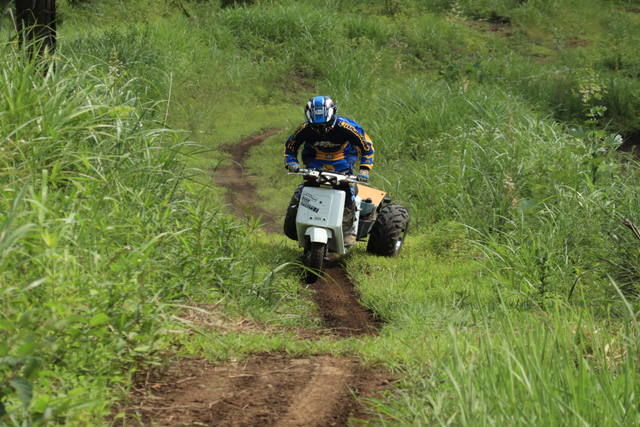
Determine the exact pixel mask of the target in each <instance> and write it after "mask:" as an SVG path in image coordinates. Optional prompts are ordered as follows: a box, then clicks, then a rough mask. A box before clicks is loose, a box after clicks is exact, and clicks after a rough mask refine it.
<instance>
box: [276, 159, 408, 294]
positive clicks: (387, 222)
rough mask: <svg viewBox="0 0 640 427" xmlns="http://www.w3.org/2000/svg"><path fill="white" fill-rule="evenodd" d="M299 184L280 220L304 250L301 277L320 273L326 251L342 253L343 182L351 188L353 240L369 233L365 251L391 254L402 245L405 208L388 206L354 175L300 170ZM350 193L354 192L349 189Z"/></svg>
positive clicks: (386, 200)
mask: <svg viewBox="0 0 640 427" xmlns="http://www.w3.org/2000/svg"><path fill="white" fill-rule="evenodd" d="M289 175H302V176H303V178H304V184H303V185H302V186H300V187H299V188H298V190H296V192H295V193H294V195H293V197H292V198H291V202H290V203H289V207H288V209H287V214H286V216H285V220H284V233H285V235H286V236H287V237H289V238H290V239H293V240H297V241H298V243H299V245H300V246H301V247H302V248H304V255H303V263H304V265H305V267H306V270H305V280H306V282H307V283H313V282H315V281H316V279H317V278H318V277H319V276H320V275H321V274H322V268H323V266H324V260H325V259H326V257H327V254H328V253H329V252H333V253H336V254H340V255H344V254H346V253H347V248H346V247H345V246H344V237H343V233H342V231H343V214H344V207H345V202H346V201H347V200H346V198H347V197H350V194H348V193H347V191H345V190H348V188H347V187H348V186H351V188H354V187H355V190H356V191H355V193H356V195H355V200H353V204H354V208H355V212H356V215H355V230H357V235H356V238H357V240H358V241H362V240H366V239H367V237H368V243H367V251H368V252H370V253H373V254H376V255H382V256H395V255H397V254H398V253H399V252H400V250H401V249H402V245H403V243H404V238H405V235H406V233H407V228H408V226H409V212H408V211H407V209H406V208H404V207H403V206H400V205H397V204H392V203H391V200H390V199H389V198H388V197H386V193H385V192H384V191H381V190H377V189H375V188H373V187H370V186H368V185H364V184H362V183H360V182H359V181H358V180H357V178H356V177H355V176H353V175H345V174H341V173H337V172H328V171H319V170H313V169H300V170H299V171H298V172H295V173H289ZM352 191H353V190H352Z"/></svg>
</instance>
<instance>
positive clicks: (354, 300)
mask: <svg viewBox="0 0 640 427" xmlns="http://www.w3.org/2000/svg"><path fill="white" fill-rule="evenodd" d="M278 132H279V130H273V129H272V130H267V131H264V132H261V133H259V134H256V135H253V136H250V137H247V138H244V139H242V140H241V141H240V142H238V143H236V144H233V145H230V146H227V147H225V149H226V150H227V151H228V152H229V154H231V159H230V160H231V161H230V162H228V164H225V165H224V166H223V167H221V168H218V169H217V170H216V173H215V180H216V182H217V183H218V184H219V185H221V186H223V187H225V188H227V190H228V191H227V201H228V202H229V204H230V205H231V206H232V207H233V209H234V211H235V212H236V213H237V214H239V215H240V216H244V217H246V216H247V214H249V215H250V216H253V217H256V216H258V215H259V216H261V218H262V221H263V223H264V224H263V229H264V230H265V231H267V232H269V233H282V232H283V230H282V221H281V218H276V217H274V216H273V215H271V214H269V213H268V212H265V211H263V210H261V209H260V208H259V207H257V206H255V204H254V202H255V200H257V195H256V188H255V186H254V185H253V184H252V183H251V177H252V176H251V175H250V174H249V173H248V171H247V170H246V168H245V167H244V160H245V159H246V158H247V156H248V154H249V151H250V150H251V148H252V147H254V146H256V145H259V144H261V143H262V142H264V140H266V139H267V138H269V137H270V136H273V135H275V134H276V133H278ZM274 161H275V160H274ZM283 211H284V207H283ZM310 287H311V289H313V291H314V300H315V302H316V304H317V305H318V310H319V313H320V316H321V317H322V320H323V322H324V325H325V327H326V328H328V329H329V330H330V331H331V332H332V333H334V334H335V335H338V336H341V337H351V336H359V335H375V334H377V332H378V330H379V329H380V326H381V322H380V321H379V320H378V319H377V318H376V316H375V314H374V313H373V312H371V311H370V310H368V309H366V308H365V307H363V306H362V305H361V304H360V298H359V295H358V292H357V290H356V288H355V286H354V285H353V283H352V282H351V280H350V279H349V277H348V275H347V274H346V272H345V270H344V268H343V266H342V264H341V262H340V260H339V259H331V260H330V261H329V262H328V263H327V266H326V268H325V272H324V275H323V277H322V278H320V279H319V280H318V281H317V282H316V283H314V284H313V285H311V286H310Z"/></svg>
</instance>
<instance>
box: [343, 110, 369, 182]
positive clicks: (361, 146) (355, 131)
mask: <svg viewBox="0 0 640 427" xmlns="http://www.w3.org/2000/svg"><path fill="white" fill-rule="evenodd" d="M352 123H353V124H352ZM354 125H355V126H354ZM339 126H342V127H343V128H345V129H347V130H348V131H349V132H350V133H351V142H352V143H353V144H354V145H355V146H356V147H357V148H358V151H359V152H360V165H359V166H360V169H361V170H364V169H366V170H371V169H373V159H374V149H373V142H372V141H371V138H370V137H369V135H367V133H366V132H365V131H364V130H363V129H362V128H361V127H360V125H358V124H356V123H354V122H351V123H348V122H346V121H341V122H339ZM356 126H357V127H356Z"/></svg>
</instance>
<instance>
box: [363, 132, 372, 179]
mask: <svg viewBox="0 0 640 427" xmlns="http://www.w3.org/2000/svg"><path fill="white" fill-rule="evenodd" d="M374 154H375V150H374V149H373V141H371V138H370V137H369V135H367V133H366V132H364V143H363V146H362V147H361V148H360V170H363V169H364V170H371V169H373V159H374Z"/></svg>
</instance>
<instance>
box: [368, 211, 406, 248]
mask: <svg viewBox="0 0 640 427" xmlns="http://www.w3.org/2000/svg"><path fill="white" fill-rule="evenodd" d="M408 228H409V211H407V209H406V208H405V207H403V206H400V205H387V206H384V207H383V208H382V209H381V210H380V213H379V214H378V217H377V218H376V222H375V223H374V224H373V228H372V229H371V235H370V236H369V242H368V244H367V252H370V253H373V254H376V255H381V256H395V255H397V254H398V253H399V252H400V249H401V247H400V249H398V250H396V242H398V241H404V236H405V234H406V233H407V230H408Z"/></svg>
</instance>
